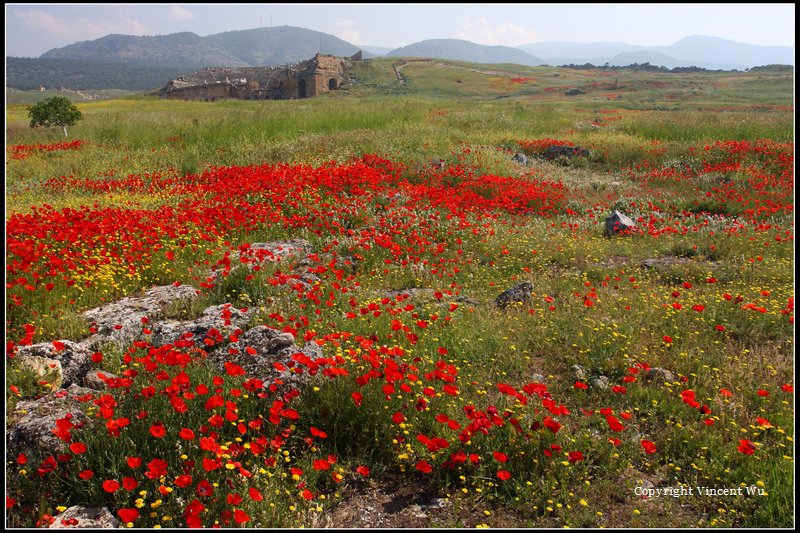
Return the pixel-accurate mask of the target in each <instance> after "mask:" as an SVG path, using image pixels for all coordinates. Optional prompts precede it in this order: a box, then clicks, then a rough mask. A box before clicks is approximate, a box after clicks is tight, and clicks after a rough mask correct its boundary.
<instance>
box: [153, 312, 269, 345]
mask: <svg viewBox="0 0 800 533" xmlns="http://www.w3.org/2000/svg"><path fill="white" fill-rule="evenodd" d="M252 314H253V312H252V311H247V312H243V311H241V310H240V309H237V308H235V307H234V306H232V305H231V304H229V303H226V304H221V305H214V306H211V307H209V308H207V309H206V310H205V311H203V314H202V315H201V316H200V317H198V318H197V319H195V320H189V321H183V322H180V321H175V320H169V321H164V322H156V323H155V324H153V325H152V327H151V331H152V337H151V340H150V342H151V344H152V345H153V346H156V347H158V346H163V345H165V344H174V343H175V341H177V340H178V339H180V338H182V337H184V338H186V337H190V338H193V339H203V338H205V337H206V336H207V335H209V333H212V332H213V333H214V336H215V337H218V335H224V336H227V335H230V334H231V333H233V332H234V331H235V330H236V329H238V328H241V327H244V326H245V325H246V324H247V322H248V321H249V320H250V317H251V316H252ZM187 334H189V335H187Z"/></svg>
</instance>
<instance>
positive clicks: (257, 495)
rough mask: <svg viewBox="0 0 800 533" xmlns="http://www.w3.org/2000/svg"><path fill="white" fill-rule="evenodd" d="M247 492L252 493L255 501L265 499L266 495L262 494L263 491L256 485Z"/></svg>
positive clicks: (251, 496)
mask: <svg viewBox="0 0 800 533" xmlns="http://www.w3.org/2000/svg"><path fill="white" fill-rule="evenodd" d="M247 492H248V493H249V494H250V499H251V500H253V501H257V502H260V501H261V500H263V499H264V495H263V494H261V491H260V490H258V489H257V488H255V487H250V488H249V489H247Z"/></svg>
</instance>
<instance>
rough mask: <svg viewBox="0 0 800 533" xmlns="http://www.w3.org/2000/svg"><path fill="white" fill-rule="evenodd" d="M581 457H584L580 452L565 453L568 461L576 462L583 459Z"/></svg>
mask: <svg viewBox="0 0 800 533" xmlns="http://www.w3.org/2000/svg"><path fill="white" fill-rule="evenodd" d="M583 459H584V457H583V454H582V453H581V452H569V453H568V454H567V460H569V462H570V463H577V462H580V461H583Z"/></svg>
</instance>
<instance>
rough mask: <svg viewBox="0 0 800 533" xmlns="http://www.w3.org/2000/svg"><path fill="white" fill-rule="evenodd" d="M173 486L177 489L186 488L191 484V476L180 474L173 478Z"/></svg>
mask: <svg viewBox="0 0 800 533" xmlns="http://www.w3.org/2000/svg"><path fill="white" fill-rule="evenodd" d="M175 484H176V485H177V486H178V487H180V488H182V489H185V488H186V487H188V486H189V485H191V484H192V476H190V475H188V474H181V475H180V476H178V477H176V478H175Z"/></svg>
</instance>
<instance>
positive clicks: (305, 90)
mask: <svg viewBox="0 0 800 533" xmlns="http://www.w3.org/2000/svg"><path fill="white" fill-rule="evenodd" d="M359 60H361V52H359V53H357V54H356V55H354V56H353V57H350V58H341V57H335V56H330V55H325V54H319V53H318V54H317V55H316V56H314V57H313V58H312V59H309V60H307V61H303V62H302V63H298V64H293V65H284V66H281V67H237V68H231V67H206V68H204V69H203V70H200V71H198V72H194V73H192V74H186V75H184V76H181V77H179V78H177V79H175V80H172V81H171V82H169V83H168V84H167V86H166V87H165V88H164V89H163V90H162V91H161V97H162V98H175V99H180V100H205V101H214V100H217V99H219V98H239V99H244V100H285V99H291V98H308V97H310V96H318V95H320V94H324V93H326V92H328V91H331V90H334V89H338V88H339V87H340V86H341V85H342V82H344V80H345V73H346V72H347V70H348V69H349V68H350V66H351V61H359Z"/></svg>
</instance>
